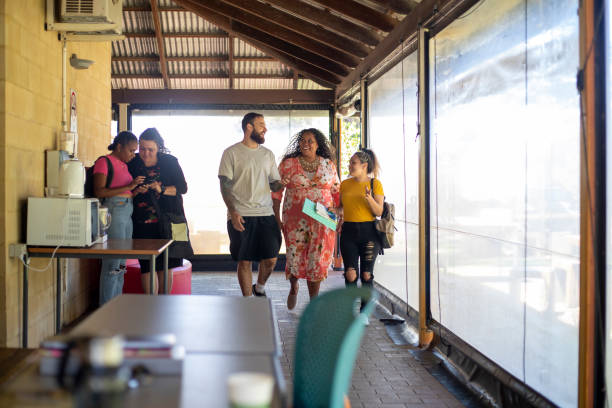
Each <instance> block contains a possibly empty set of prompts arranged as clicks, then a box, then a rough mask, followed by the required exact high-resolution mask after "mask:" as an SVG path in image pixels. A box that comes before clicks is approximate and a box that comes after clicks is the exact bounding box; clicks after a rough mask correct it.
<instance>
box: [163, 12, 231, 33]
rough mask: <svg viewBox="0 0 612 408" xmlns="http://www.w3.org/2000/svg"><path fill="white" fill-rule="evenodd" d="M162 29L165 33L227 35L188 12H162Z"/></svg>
mask: <svg viewBox="0 0 612 408" xmlns="http://www.w3.org/2000/svg"><path fill="white" fill-rule="evenodd" d="M160 14H161V18H160V21H161V27H162V31H163V32H164V33H200V34H217V33H225V32H224V31H222V30H220V29H219V27H217V26H216V25H214V24H211V23H209V22H208V21H206V20H204V19H203V18H202V17H200V16H198V15H196V14H194V13H190V12H188V11H162V12H161V13H160Z"/></svg>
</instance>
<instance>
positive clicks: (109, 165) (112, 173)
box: [102, 156, 115, 188]
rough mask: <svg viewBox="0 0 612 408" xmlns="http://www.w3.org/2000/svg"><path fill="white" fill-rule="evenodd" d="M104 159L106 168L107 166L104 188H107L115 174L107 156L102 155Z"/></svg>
mask: <svg viewBox="0 0 612 408" xmlns="http://www.w3.org/2000/svg"><path fill="white" fill-rule="evenodd" d="M102 157H104V158H105V159H106V168H107V170H108V171H107V173H108V174H107V175H106V188H109V187H110V185H111V183H112V182H113V176H114V175H115V169H114V168H113V162H111V159H109V158H108V156H102Z"/></svg>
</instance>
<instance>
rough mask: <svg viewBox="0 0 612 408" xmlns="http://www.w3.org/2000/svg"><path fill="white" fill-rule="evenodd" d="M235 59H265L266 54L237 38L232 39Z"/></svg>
mask: <svg viewBox="0 0 612 408" xmlns="http://www.w3.org/2000/svg"><path fill="white" fill-rule="evenodd" d="M234 56H235V57H265V56H266V54H265V53H263V52H261V51H259V50H258V49H257V48H255V47H253V46H252V45H250V44H247V43H245V42H244V41H242V40H241V39H239V38H234Z"/></svg>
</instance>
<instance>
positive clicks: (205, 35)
mask: <svg viewBox="0 0 612 408" xmlns="http://www.w3.org/2000/svg"><path fill="white" fill-rule="evenodd" d="M122 35H124V36H125V37H126V38H149V37H150V38H153V37H155V33H154V32H150V33H123V34H122ZM164 37H167V38H175V37H176V38H227V33H218V34H213V33H164Z"/></svg>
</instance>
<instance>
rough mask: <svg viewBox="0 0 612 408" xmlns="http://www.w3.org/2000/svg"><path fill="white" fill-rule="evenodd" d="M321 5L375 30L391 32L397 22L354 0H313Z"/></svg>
mask: <svg viewBox="0 0 612 408" xmlns="http://www.w3.org/2000/svg"><path fill="white" fill-rule="evenodd" d="M315 1H316V2H317V3H319V4H321V5H322V6H323V7H326V8H328V9H331V10H334V11H336V12H338V13H340V14H343V15H345V16H347V17H350V18H352V19H354V20H357V21H359V22H361V23H363V24H366V25H368V26H370V27H372V28H375V29H377V30H381V31H384V32H386V33H388V32H391V31H392V30H393V28H394V27H395V25H396V24H397V23H398V21H397V20H395V19H394V18H392V17H391V16H388V15H386V14H384V13H381V12H379V11H376V10H374V9H371V8H369V7H366V6H364V5H362V4H360V3H357V2H355V1H346V0H315Z"/></svg>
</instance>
